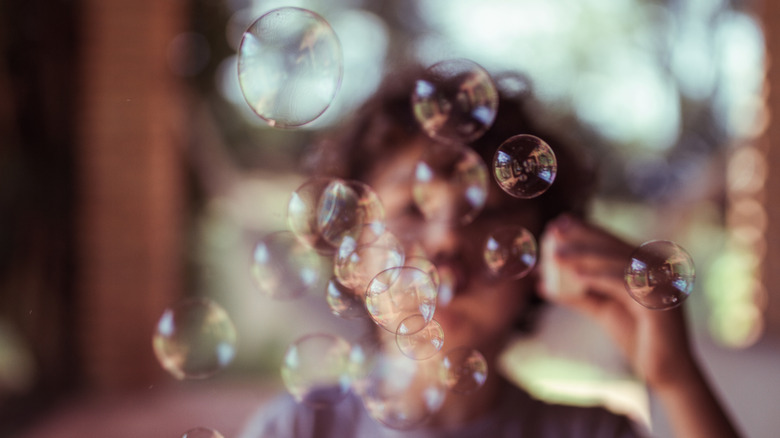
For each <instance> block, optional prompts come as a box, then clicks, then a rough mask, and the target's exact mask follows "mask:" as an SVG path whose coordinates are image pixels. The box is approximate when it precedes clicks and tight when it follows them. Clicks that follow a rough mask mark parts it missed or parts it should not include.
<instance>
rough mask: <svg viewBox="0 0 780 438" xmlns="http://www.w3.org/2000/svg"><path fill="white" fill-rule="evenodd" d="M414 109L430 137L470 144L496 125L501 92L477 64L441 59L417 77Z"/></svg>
mask: <svg viewBox="0 0 780 438" xmlns="http://www.w3.org/2000/svg"><path fill="white" fill-rule="evenodd" d="M412 111H413V112H414V116H415V118H416V119H417V121H418V122H419V123H420V126H421V127H422V129H423V131H425V132H426V133H427V134H428V136H430V137H431V138H434V139H438V140H445V141H448V142H463V143H468V142H471V141H474V140H476V139H478V138H479V137H481V136H482V134H484V133H485V131H487V130H488V128H490V126H491V125H493V121H495V119H496V113H497V111H498V91H497V90H496V86H495V84H494V83H493V80H492V79H491V78H490V75H489V74H488V72H487V71H485V69H484V68H482V67H481V66H479V65H478V64H476V63H474V62H472V61H469V60H466V59H453V60H446V61H441V62H438V63H436V64H434V65H432V66H431V67H429V68H428V69H427V70H426V71H425V74H424V75H423V77H422V78H420V79H418V80H417V82H416V84H415V88H414V92H413V93H412Z"/></svg>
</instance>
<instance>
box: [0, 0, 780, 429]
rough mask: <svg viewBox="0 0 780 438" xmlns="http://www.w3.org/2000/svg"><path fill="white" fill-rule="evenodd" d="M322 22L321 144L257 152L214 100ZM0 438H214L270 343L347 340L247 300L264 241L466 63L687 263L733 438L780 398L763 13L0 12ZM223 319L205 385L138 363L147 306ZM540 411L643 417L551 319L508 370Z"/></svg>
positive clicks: (324, 321)
mask: <svg viewBox="0 0 780 438" xmlns="http://www.w3.org/2000/svg"><path fill="white" fill-rule="evenodd" d="M281 6H299V7H304V8H307V9H310V10H312V11H315V12H317V13H319V14H320V15H322V16H323V17H324V18H325V19H326V20H328V22H329V23H330V24H331V26H332V27H333V29H334V30H335V32H336V34H337V35H338V37H339V39H340V41H341V44H342V47H343V53H344V75H343V81H342V86H341V90H340V92H339V93H338V95H337V97H336V100H335V101H334V102H333V104H332V105H331V107H330V108H329V109H328V110H327V111H326V113H325V114H324V115H323V117H321V118H320V119H318V120H316V121H315V122H314V123H312V124H310V125H307V126H305V127H303V128H299V129H291V130H279V129H273V128H270V127H268V125H267V124H266V123H265V122H264V121H263V120H262V119H260V118H258V117H257V116H256V115H255V114H254V113H253V112H252V111H251V110H250V109H249V107H248V106H247V104H246V102H245V100H244V98H243V96H242V94H241V91H240V88H239V85H238V78H237V74H236V67H237V49H238V45H239V43H240V41H241V36H242V33H243V32H244V30H245V29H246V28H247V27H248V26H249V24H251V23H252V22H253V21H254V20H256V19H257V18H258V17H260V16H261V15H263V14H264V13H265V12H267V11H269V10H271V9H274V8H276V7H281ZM0 20H2V21H1V25H0V51H1V52H2V55H3V56H2V64H1V65H0V96H1V97H2V98H1V99H0V436H20V437H49V436H57V437H70V436H73V437H76V436H79V437H83V436H112V437H125V436H127V437H135V436H141V435H143V436H161V437H162V436H180V435H181V434H182V433H184V432H185V431H186V430H188V429H190V428H193V427H196V426H205V427H211V428H214V429H217V430H219V431H221V432H222V434H223V435H225V436H226V437H230V436H235V435H236V434H237V432H238V431H239V430H240V428H241V426H242V424H243V422H245V421H246V419H247V418H248V416H249V415H250V414H251V413H252V412H253V411H254V410H256V409H257V408H258V407H260V406H261V405H262V404H263V403H265V402H266V401H267V400H268V399H269V398H270V397H273V396H274V395H275V394H276V393H278V392H279V391H280V390H281V383H280V378H279V372H278V364H279V363H280V360H281V355H282V352H283V351H284V349H285V348H286V345H287V344H288V343H289V342H290V341H291V340H292V339H295V338H296V337H297V336H299V335H301V334H303V333H306V332H310V331H311V330H313V329H316V330H333V331H338V332H343V333H350V332H351V331H352V330H353V328H354V327H353V326H351V325H350V324H351V323H349V322H345V321H341V320H338V318H336V317H334V316H332V315H330V314H329V312H328V309H327V307H326V306H325V305H324V300H322V297H321V296H311V297H306V298H304V299H302V300H299V301H295V302H275V301H272V300H270V299H268V298H266V297H263V296H261V295H260V294H259V293H258V292H257V291H256V290H255V289H254V288H253V286H252V284H251V282H250V278H249V268H248V266H249V261H250V254H251V248H252V246H253V244H254V243H255V242H256V241H257V239H258V238H260V237H262V236H264V235H265V234H267V233H269V232H272V231H277V230H280V229H284V228H285V227H286V208H287V202H288V200H289V196H290V193H291V192H292V191H293V190H294V189H295V188H297V187H298V186H299V185H300V184H301V183H302V182H303V181H304V180H305V175H302V174H301V173H300V171H299V166H298V163H299V161H300V160H301V158H302V157H303V156H304V155H305V153H306V150H307V146H309V145H310V143H311V141H312V140H313V139H314V138H315V137H316V136H317V135H318V133H320V132H321V131H322V130H324V129H328V128H330V127H332V126H334V125H335V124H336V123H339V122H342V121H344V120H347V119H348V116H349V114H350V113H351V112H353V111H354V110H355V108H356V107H357V106H358V105H360V103H361V102H362V101H363V100H364V99H365V98H366V97H368V96H369V95H370V94H371V93H372V92H373V91H374V90H375V89H376V87H377V85H378V84H379V81H380V79H381V77H382V76H383V75H384V74H386V73H387V72H392V71H393V69H395V68H400V67H401V66H403V65H404V64H407V63H410V62H418V63H421V64H423V65H429V64H433V63H434V62H436V61H439V60H443V59H449V58H455V57H464V58H469V59H471V60H473V61H476V62H477V63H479V64H481V65H482V66H484V67H485V68H486V69H487V70H489V71H490V72H491V73H500V72H504V71H519V72H522V73H523V74H525V75H527V76H528V78H529V79H530V82H531V83H532V86H533V92H534V93H535V96H536V98H537V99H538V100H539V102H540V103H541V104H542V106H541V107H542V108H545V111H546V113H545V114H544V117H545V118H547V119H548V120H549V123H550V124H552V125H554V126H556V127H558V128H559V129H561V130H565V131H567V132H570V133H571V135H573V136H576V137H578V138H580V139H581V141H582V142H583V143H586V144H585V146H586V147H587V148H588V149H590V150H591V151H592V155H593V156H594V157H595V158H596V159H597V160H598V164H599V167H600V182H601V185H600V188H599V194H598V199H597V202H596V203H595V205H594V208H593V210H592V216H593V218H594V220H595V221H596V222H599V223H601V224H603V225H604V226H606V227H608V228H610V229H611V230H613V231H615V232H617V233H618V234H619V235H621V236H623V237H625V238H626V239H629V240H630V241H633V242H636V243H641V242H642V241H646V240H650V239H670V240H674V241H676V242H677V243H679V244H681V245H682V246H683V247H685V248H686V249H688V251H689V252H690V253H691V254H692V256H693V258H694V260H695V261H696V266H697V277H698V278H697V284H696V289H695V291H694V293H693V294H692V296H691V298H690V299H689V300H688V301H687V303H686V308H687V311H688V313H689V316H690V320H691V331H692V333H693V336H694V338H695V339H696V342H697V344H696V345H697V349H698V352H699V355H700V357H701V358H702V363H703V365H704V367H705V368H706V371H707V372H708V373H709V375H710V376H711V379H712V381H713V383H714V385H715V388H716V391H717V392H718V393H719V394H721V395H722V398H723V400H724V403H725V405H726V406H727V408H728V409H729V410H730V411H731V412H732V413H733V414H734V416H735V419H736V422H737V424H738V425H739V427H740V428H741V429H742V430H743V431H744V432H745V433H746V435H747V436H773V435H774V434H775V433H776V431H777V429H778V428H780V419H778V418H777V417H776V416H773V415H767V412H769V411H771V409H772V408H771V406H773V405H774V404H775V402H776V400H777V398H778V396H780V381H778V380H777V379H775V370H777V369H778V366H780V349H778V346H780V292H777V291H775V290H774V287H773V286H772V285H773V284H776V283H778V282H780V207H778V203H777V202H772V199H776V198H772V195H771V193H773V191H774V190H777V189H780V173H779V172H777V171H775V172H771V169H772V168H775V167H777V166H780V148H778V147H776V146H774V143H775V142H776V141H777V137H778V135H780V125H778V122H776V121H775V116H774V115H775V114H776V113H777V111H776V110H775V108H776V107H778V105H780V101H779V100H778V97H777V93H776V91H774V90H775V89H776V87H775V88H773V87H772V86H771V85H772V84H773V83H774V82H777V81H779V80H780V76H778V73H777V70H776V69H774V68H772V65H771V63H770V60H771V58H772V57H773V56H777V55H775V54H776V53H780V43H778V38H780V34H778V33H777V30H774V31H773V28H774V29H777V28H778V27H779V26H780V6H778V5H776V4H775V3H773V2H769V1H765V2H761V1H758V0H731V1H729V0H688V1H671V0H667V1H663V0H660V1H659V0H514V1H508V0H507V1H502V0H482V1H459V2H444V1H441V0H400V1H368V0H339V1H334V0H331V1H323V0H320V1H317V0H310V1H303V0H300V1H287V2H278V1H270V0H269V1H263V0H257V1H252V0H163V1H160V0H136V1H133V2H121V1H113V2H106V1H101V0H53V1H52V0H28V1H25V2H20V1H10V2H2V3H0ZM188 296H206V297H210V298H212V299H214V300H215V301H217V302H219V303H220V304H221V305H222V306H223V307H224V308H225V309H226V310H227V312H228V314H229V315H230V316H231V318H232V319H233V322H234V323H235V325H236V327H237V329H238V333H239V347H238V355H237V357H236V359H235V361H234V362H233V363H232V364H231V365H230V366H229V367H228V368H227V369H225V370H224V371H223V372H222V373H220V374H219V375H217V376H215V377H214V378H211V379H208V380H203V381H177V380H175V379H174V378H172V377H171V376H170V375H169V374H167V373H166V372H165V371H164V370H163V369H162V368H161V367H160V365H159V364H158V362H157V361H156V359H155V357H154V353H153V351H152V347H151V337H152V333H153V332H154V327H155V325H156V322H157V320H158V319H159V318H160V315H161V314H162V313H163V311H164V310H165V308H166V307H168V306H170V305H172V304H174V303H176V302H177V301H179V300H181V299H182V298H184V297H188ZM505 365H506V368H507V370H508V372H509V373H510V375H512V376H513V377H514V378H516V379H517V380H518V381H520V382H522V383H523V384H524V385H526V386H527V387H528V388H529V389H530V390H532V392H535V393H536V394H537V395H538V396H540V397H544V398H548V399H551V400H555V401H562V402H571V403H591V402H598V403H604V404H607V405H609V406H610V407H612V408H614V409H615V410H618V411H621V412H626V413H629V414H631V415H633V416H634V417H635V418H637V419H638V420H640V421H644V422H648V421H650V420H649V419H650V418H651V417H652V418H653V424H652V428H653V430H654V432H655V433H656V434H657V435H658V436H669V435H668V433H665V432H664V431H665V430H666V429H665V424H664V419H663V416H662V415H659V413H658V412H657V409H656V406H655V405H654V401H653V397H652V394H649V393H648V392H647V391H646V390H645V389H644V388H643V387H642V385H641V384H640V383H639V382H637V381H635V380H634V379H633V378H632V377H631V376H630V375H629V374H628V373H627V372H626V369H625V365H624V364H623V363H622V362H621V361H620V359H619V358H617V356H616V355H615V354H614V349H612V347H611V346H610V345H609V344H608V343H605V341H604V340H603V338H602V337H601V335H600V334H599V333H597V329H595V328H593V327H591V326H589V325H588V323H587V322H585V321H582V320H580V319H579V318H578V317H576V316H574V315H570V314H567V313H565V312H564V311H562V310H559V309H549V310H548V312H547V313H546V314H545V315H544V317H543V319H542V321H541V327H540V330H539V333H537V334H536V335H535V336H534V337H532V338H523V339H519V340H518V341H517V343H516V344H515V345H514V346H513V348H512V349H511V351H510V352H509V353H508V354H507V357H506V361H505Z"/></svg>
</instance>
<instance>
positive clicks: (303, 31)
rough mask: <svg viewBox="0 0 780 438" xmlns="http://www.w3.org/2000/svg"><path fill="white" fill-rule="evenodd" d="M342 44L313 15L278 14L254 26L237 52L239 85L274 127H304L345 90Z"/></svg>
mask: <svg viewBox="0 0 780 438" xmlns="http://www.w3.org/2000/svg"><path fill="white" fill-rule="evenodd" d="M342 70H343V60H342V52H341V44H340V43H339V40H338V37H337V36H336V34H335V33H334V32H333V29H332V28H331V27H330V25H329V24H328V22H327V21H325V19H324V18H322V17H320V16H319V15H317V14H315V13H314V12H312V11H309V10H306V9H300V8H293V7H284V8H279V9H274V10H272V11H270V12H268V13H266V14H264V15H263V16H261V17H260V18H258V19H257V20H256V21H255V22H254V23H252V24H251V25H250V26H249V28H248V29H247V30H246V32H244V36H243V38H242V39H241V45H240V46H239V48H238V81H239V84H240V85H241V91H242V92H243V94H244V98H245V99H246V101H247V103H248V104H249V106H250V107H251V108H252V110H253V111H254V112H255V113H256V114H257V115H258V116H260V118H262V119H264V120H266V121H267V122H268V124H269V125H270V126H276V127H280V128H288V127H295V126H301V125H304V124H306V123H309V122H311V121H312V120H314V119H316V118H317V117H319V116H320V115H321V114H322V113H324V112H325V110H326V109H327V108H328V106H330V104H331V102H332V101H333V98H334V97H335V96H336V92H337V91H338V89H339V87H340V86H341V76H342Z"/></svg>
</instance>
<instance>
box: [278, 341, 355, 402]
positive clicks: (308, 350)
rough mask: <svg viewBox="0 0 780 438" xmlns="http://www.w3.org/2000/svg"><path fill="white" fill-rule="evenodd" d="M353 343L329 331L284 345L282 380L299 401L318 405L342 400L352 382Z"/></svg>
mask: <svg viewBox="0 0 780 438" xmlns="http://www.w3.org/2000/svg"><path fill="white" fill-rule="evenodd" d="M351 353H352V347H351V346H350V344H349V342H347V341H346V340H344V339H343V338H341V337H339V336H335V335H331V334H325V333H317V334H311V335H306V336H304V337H302V338H300V339H298V340H296V341H295V342H293V343H292V344H290V346H289V347H288V348H287V351H286V352H285V354H284V360H283V362H282V380H283V381H284V385H285V387H286V388H287V390H288V391H289V392H290V394H291V395H292V396H293V397H294V398H295V400H297V401H298V402H301V403H304V404H306V405H309V406H312V407H315V408H319V407H325V406H330V405H333V404H335V403H337V402H339V401H341V400H342V399H343V398H344V397H345V396H346V395H347V393H348V392H349V389H350V386H351V385H352V378H353V375H352V373H351V372H352V364H351Z"/></svg>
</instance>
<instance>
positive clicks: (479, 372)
mask: <svg viewBox="0 0 780 438" xmlns="http://www.w3.org/2000/svg"><path fill="white" fill-rule="evenodd" d="M441 366H442V378H443V380H444V384H445V386H446V387H447V388H448V389H449V390H450V391H453V392H456V393H459V394H470V393H472V392H474V391H476V390H478V389H479V388H481V387H482V385H484V384H485V380H487V373H488V365H487V361H486V360H485V356H483V355H482V353H480V352H479V351H477V350H475V349H473V348H469V347H457V348H453V349H451V350H449V351H447V354H445V355H444V359H443V360H442V363H441Z"/></svg>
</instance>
